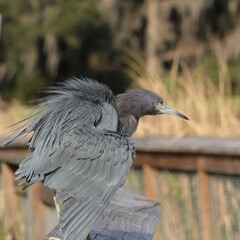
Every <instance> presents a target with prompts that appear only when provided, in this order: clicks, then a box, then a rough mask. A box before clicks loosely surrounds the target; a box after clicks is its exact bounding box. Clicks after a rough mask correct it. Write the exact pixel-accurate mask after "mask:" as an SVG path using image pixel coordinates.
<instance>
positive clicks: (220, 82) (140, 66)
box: [125, 51, 240, 137]
mask: <svg viewBox="0 0 240 240" xmlns="http://www.w3.org/2000/svg"><path fill="white" fill-rule="evenodd" d="M129 52H130V51H129ZM212 58H213V57H212ZM214 61H215V62H216V66H217V71H216V73H213V69H210V70H211V71H208V67H209V65H205V60H204V59H202V60H199V63H198V64H197V65H196V66H195V67H194V68H192V69H190V68H189V67H188V66H187V64H186V63H185V62H184V61H178V60H177V59H176V60H175V61H174V63H173V66H172V69H171V71H170V73H165V74H161V73H157V72H155V73H153V72H148V71H146V68H145V61H144V60H143V59H142V58H141V57H140V56H139V55H137V54H135V53H131V52H130V56H129V58H128V59H127V60H126V69H125V70H126V72H127V73H128V75H129V76H130V77H131V78H132V79H133V86H134V87H141V88H149V89H152V90H153V91H156V92H159V93H160V94H161V95H162V96H163V97H164V99H165V103H166V105H168V106H169V107H172V108H174V109H177V110H179V111H180V112H183V113H184V114H186V115H187V116H188V117H189V118H190V119H191V121H190V122H186V121H182V120H180V119H178V120H176V118H175V117H173V116H168V115H166V116H161V117H160V118H152V117H151V116H149V117H145V118H144V119H142V120H141V123H140V127H139V129H138V131H137V133H136V135H138V136H143V135H144V136H145V135H150V136H154V135H155V136H158V135H174V136H176V135H177V136H185V135H198V136H220V137H223V136H239V135H240V129H239V114H240V112H239V103H240V96H239V95H234V94H233V88H232V85H231V80H230V76H229V67H228V64H227V63H226V61H224V59H223V58H222V57H221V54H220V53H219V52H218V54H216V55H215V58H214Z"/></svg>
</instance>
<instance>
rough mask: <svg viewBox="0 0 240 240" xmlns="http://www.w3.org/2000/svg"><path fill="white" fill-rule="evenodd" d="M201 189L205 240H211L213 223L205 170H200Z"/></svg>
mask: <svg viewBox="0 0 240 240" xmlns="http://www.w3.org/2000/svg"><path fill="white" fill-rule="evenodd" d="M198 177H199V185H200V186H199V189H200V211H201V223H202V228H203V240H211V225H210V224H211V221H210V213H209V208H210V207H209V193H208V174H207V173H206V171H204V170H203V169H199V170H198Z"/></svg>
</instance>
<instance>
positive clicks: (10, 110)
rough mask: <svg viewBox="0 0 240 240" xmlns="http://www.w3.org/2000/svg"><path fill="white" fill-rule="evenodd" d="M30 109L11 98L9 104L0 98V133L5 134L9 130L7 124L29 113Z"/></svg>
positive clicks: (9, 124)
mask: <svg viewBox="0 0 240 240" xmlns="http://www.w3.org/2000/svg"><path fill="white" fill-rule="evenodd" d="M31 111H32V109H31V108H30V107H26V106H24V105H22V104H20V103H19V102H18V101H16V100H13V101H12V102H11V103H10V104H7V103H5V102H4V101H3V100H2V99H1V98H0V134H1V135H3V134H7V133H9V131H10V130H11V128H9V126H11V125H12V124H14V123H16V122H19V121H20V120H21V119H22V118H23V117H24V116H26V115H27V114H28V113H30V112H31Z"/></svg>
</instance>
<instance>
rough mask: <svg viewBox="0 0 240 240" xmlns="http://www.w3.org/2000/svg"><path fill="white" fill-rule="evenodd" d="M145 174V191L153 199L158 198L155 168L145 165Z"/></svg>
mask: <svg viewBox="0 0 240 240" xmlns="http://www.w3.org/2000/svg"><path fill="white" fill-rule="evenodd" d="M143 176H144V192H145V195H146V197H148V198H149V199H151V200H154V199H155V198H156V195H155V170H154V168H153V167H152V166H150V165H148V164H144V165H143Z"/></svg>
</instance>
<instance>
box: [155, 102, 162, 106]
mask: <svg viewBox="0 0 240 240" xmlns="http://www.w3.org/2000/svg"><path fill="white" fill-rule="evenodd" d="M162 104H163V102H155V103H154V106H155V107H159V105H162Z"/></svg>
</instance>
